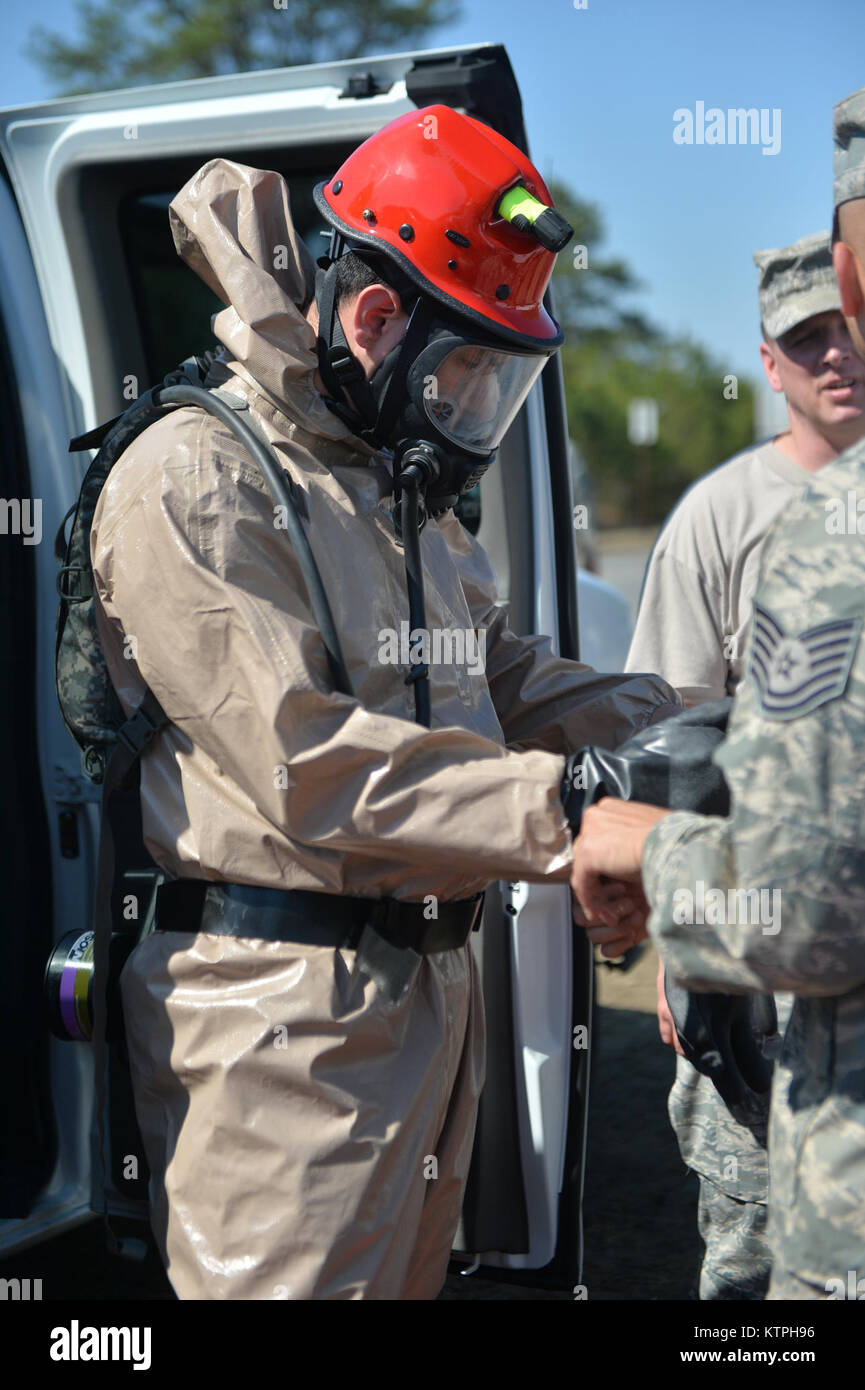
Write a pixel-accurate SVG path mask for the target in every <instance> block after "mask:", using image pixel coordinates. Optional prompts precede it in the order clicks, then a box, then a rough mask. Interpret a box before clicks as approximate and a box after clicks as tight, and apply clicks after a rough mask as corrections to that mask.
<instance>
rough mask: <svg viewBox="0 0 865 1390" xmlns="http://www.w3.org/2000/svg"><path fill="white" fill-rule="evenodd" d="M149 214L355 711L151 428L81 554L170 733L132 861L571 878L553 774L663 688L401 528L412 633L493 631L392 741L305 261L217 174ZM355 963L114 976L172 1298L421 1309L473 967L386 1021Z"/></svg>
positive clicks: (366, 478) (465, 1109)
mask: <svg viewBox="0 0 865 1390" xmlns="http://www.w3.org/2000/svg"><path fill="white" fill-rule="evenodd" d="M170 215H171V225H172V229H173V233H174V239H175V244H176V246H177V249H178V251H179V253H180V255H181V256H182V257H183V258H184V259H185V260H186V262H187V263H188V264H189V265H190V266H191V267H192V268H193V269H194V270H195V271H196V272H197V273H198V274H199V275H200V276H201V278H202V279H203V280H205V282H206V283H207V284H208V285H210V286H211V287H212V288H213V289H214V290H215V291H216V293H217V294H218V295H219V297H220V298H221V300H222V301H223V302H224V303H225V304H226V305H227V306H228V307H226V308H225V309H224V310H223V311H222V312H221V313H220V314H218V315H217V316H216V317H215V319H214V322H213V327H214V332H215V333H216V335H217V337H218V338H219V340H220V341H221V342H222V343H223V344H224V345H225V347H226V348H227V349H228V352H227V353H226V354H225V358H226V362H227V366H225V367H222V368H221V370H220V368H219V366H217V369H216V372H215V374H214V376H213V378H212V380H211V383H210V384H216V383H217V378H219V380H221V381H225V382H227V383H230V387H231V389H232V391H234V392H236V393H237V394H238V395H243V396H245V397H246V399H247V400H248V401H249V402H250V405H251V410H252V413H253V417H254V420H255V422H256V423H257V424H258V426H259V427H260V428H261V429H262V430H264V431H265V433H266V434H267V436H268V438H269V439H270V440H271V441H272V443H273V445H274V447H275V449H276V451H277V454H278V455H279V457H280V459H281V461H282V463H283V465H284V467H285V470H286V472H287V473H288V475H289V476H290V478H291V479H292V480H293V481H294V483H295V484H296V486H297V488H298V489H299V495H300V497H301V498H302V502H303V505H304V508H305V511H306V516H307V518H308V520H307V522H306V525H307V529H308V535H309V538H310V542H311V545H312V549H313V552H314V554H315V556H316V559H317V562H318V565H319V568H320V570H321V574H322V578H323V581H324V586H325V589H326V591H327V594H328V596H329V599H330V604H331V607H332V609H333V612H334V617H335V621H336V624H337V628H338V630H339V633H340V638H341V641H342V646H343V652H344V655H345V659H346V664H347V666H348V669H349V672H350V676H351V680H352V685H353V689H354V692H355V695H354V698H351V697H349V696H346V695H342V694H335V693H334V692H333V690H332V689H331V686H330V680H329V675H328V668H327V664H326V659H325V654H324V648H323V645H322V643H321V640H320V638H319V635H318V632H317V629H316V625H315V623H314V621H313V618H312V616H311V612H310V608H309V605H308V602H307V597H306V590H305V586H304V583H303V580H302V578H301V577H300V570H299V567H298V564H297V562H296V560H295V557H294V553H293V550H292V547H291V544H290V543H289V541H288V538H287V536H286V534H285V531H284V529H282V528H281V526H280V524H279V518H278V516H277V514H276V512H275V508H274V505H273V502H272V499H271V496H270V494H269V492H268V491H267V488H266V485H265V483H264V481H263V479H262V478H261V476H260V474H259V472H258V470H257V468H256V467H255V465H254V464H253V462H252V461H251V459H250V458H249V457H248V456H247V455H246V454H245V452H244V450H243V448H242V447H241V445H240V444H239V442H238V441H237V440H236V439H235V437H234V436H233V435H232V434H231V433H230V432H229V431H228V430H227V429H226V428H225V427H224V426H222V425H221V424H220V423H219V422H218V421H217V420H215V419H214V418H213V417H211V416H209V415H206V414H205V413H204V412H202V411H199V410H195V409H181V410H178V411H176V412H174V413H172V414H171V415H170V416H168V417H167V418H166V419H165V420H162V421H159V422H157V423H156V424H155V425H153V426H151V427H150V428H149V429H148V430H146V431H145V432H144V433H143V434H142V435H141V436H140V437H139V438H138V439H137V440H136V441H135V442H134V443H133V444H132V445H131V447H130V448H129V449H128V450H127V451H126V453H125V454H124V455H123V457H122V458H121V459H120V460H119V462H118V463H117V464H116V466H115V468H114V470H113V472H112V473H111V475H110V477H109V480H108V483H107V485H106V487H105V489H104V491H103V494H102V496H101V498H100V501H99V505H98V507H97V510H96V516H95V521H94V527H93V537H92V547H91V553H92V558H93V567H94V572H95V575H96V585H97V592H98V596H99V600H100V602H101V609H100V612H99V624H100V632H101V635H102V638H103V641H104V647H105V652H106V657H107V660H108V663H109V668H110V672H111V677H112V680H113V681H114V683H115V686H116V688H117V691H118V694H119V695H120V698H121V701H122V703H123V705H124V708H125V709H126V710H127V711H131V710H132V709H133V708H134V707H135V706H136V705H137V704H138V702H139V700H140V698H141V695H142V692H143V684H142V681H146V683H147V684H148V685H149V686H150V688H151V689H152V690H153V692H154V694H155V695H156V696H157V698H158V699H159V701H160V702H161V704H162V706H163V708H164V709H165V711H166V712H167V714H168V715H169V716H170V717H171V719H172V720H173V721H174V722H173V724H172V725H171V726H169V728H168V729H166V730H165V731H164V732H163V733H162V734H161V735H160V736H159V737H157V739H156V740H155V742H154V744H153V745H152V746H151V747H150V749H149V750H148V751H147V752H146V753H145V755H144V758H143V761H142V770H141V788H142V790H141V799H142V814H143V824H144V834H145V841H146V844H147V846H148V848H149V850H150V852H151V854H152V855H153V857H154V859H155V860H156V861H157V863H158V864H159V865H160V866H162V867H163V868H164V869H165V870H166V871H167V872H168V874H169V875H170V876H185V877H193V878H195V877H197V878H202V877H203V878H206V879H215V880H224V881H228V882H239V883H247V884H258V885H262V886H264V887H281V888H304V889H312V890H319V891H322V892H325V893H340V894H349V895H360V896H365V897H370V898H375V897H379V896H383V895H393V896H396V897H398V898H403V899H413V900H421V899H423V898H424V897H425V896H426V895H429V894H434V895H436V896H437V898H438V899H439V900H440V901H444V900H447V899H456V898H465V897H468V896H469V895H471V894H474V893H476V892H478V891H479V890H480V889H482V888H484V887H485V886H486V885H487V884H489V883H490V882H491V881H492V880H495V879H497V878H503V877H506V878H509V879H526V880H533V881H542V880H544V881H546V880H554V881H557V882H564V881H565V879H566V878H567V875H568V870H569V866H570V862H571V846H570V833H569V831H568V828H567V825H566V823H565V818H564V816H563V813H562V807H561V804H560V799H559V787H560V783H561V779H562V774H563V768H564V763H563V758H564V755H565V754H566V753H567V752H568V751H571V750H574V749H576V748H578V747H579V746H580V745H581V744H584V743H588V742H596V743H601V744H604V745H606V746H608V747H612V746H614V745H616V744H618V743H619V742H621V741H622V740H623V739H625V738H627V737H628V736H629V735H630V734H632V733H633V732H634V731H635V730H636V729H638V728H641V727H643V726H644V725H645V724H646V723H648V722H649V721H650V720H653V719H656V718H659V717H666V715H668V714H670V713H674V712H675V710H674V709H672V708H670V704H669V702H670V701H671V700H675V698H676V697H675V696H674V695H673V693H672V692H671V691H670V689H669V687H668V686H666V685H665V684H664V683H663V682H662V681H661V680H660V679H658V678H656V677H641V676H632V677H623V676H604V675H597V674H595V673H594V672H593V671H591V670H589V669H588V668H587V667H583V666H579V665H576V664H574V663H571V662H567V661H563V660H559V659H558V658H556V657H555V656H553V655H552V653H551V650H550V643H549V641H548V639H546V638H542V637H533V638H529V639H523V638H519V637H516V636H515V635H514V634H513V633H511V632H510V631H509V629H508V623H507V618H506V615H505V613H504V611H503V610H502V609H501V608H498V607H497V606H496V604H495V589H494V583H493V576H492V572H491V568H490V565H489V561H488V560H487V558H486V556H485V554H484V552H483V551H482V550H481V548H480V547H479V546H478V545H477V544H476V542H475V541H474V540H473V538H472V537H471V536H470V535H469V534H468V533H467V532H466V531H465V530H464V529H463V528H462V527H461V525H460V524H459V522H458V521H457V520H456V519H455V517H454V515H453V513H452V512H449V513H448V514H447V515H446V516H445V517H443V518H442V519H441V520H440V521H438V522H435V521H431V522H429V523H428V524H427V526H426V527H425V529H424V531H423V533H422V536H421V546H422V556H423V564H424V570H425V576H426V597H427V626H428V628H429V630H430V631H432V630H433V629H435V628H449V629H454V628H463V629H469V628H474V629H479V628H484V629H485V630H486V671H485V673H483V672H478V673H474V672H472V671H471V670H470V669H468V668H467V667H465V666H463V667H460V666H457V665H444V664H443V665H439V666H435V667H433V668H432V670H431V696H432V710H433V727H432V728H431V729H429V730H427V729H423V728H421V727H420V726H419V725H418V724H416V723H414V722H413V702H412V697H411V695H410V693H409V690H408V687H407V686H406V685H405V679H404V678H405V671H404V669H402V668H401V667H399V666H395V665H389V664H384V663H382V661H380V660H379V652H380V650H381V640H380V636H379V634H380V632H381V631H382V630H383V629H385V628H398V625H399V621H400V620H402V619H406V618H407V617H408V604H407V598H406V590H405V578H404V561H403V552H402V550H401V549H400V548H398V546H397V545H396V543H395V540H394V530H393V524H392V521H391V515H390V500H391V498H390V494H391V491H392V488H391V481H390V474H389V466H388V461H387V459H386V458H384V457H383V456H382V455H380V454H376V453H373V452H372V451H370V450H369V449H368V448H366V447H365V446H364V445H362V444H361V443H360V442H359V441H358V440H357V439H356V438H355V437H354V436H353V435H351V433H350V432H349V431H348V429H347V428H346V427H345V426H344V425H343V424H342V423H341V422H340V421H338V420H337V419H336V417H335V416H333V415H332V414H331V413H330V412H329V411H328V410H327V408H326V406H325V405H324V403H323V401H322V398H321V396H320V395H319V394H318V392H317V391H316V389H315V385H314V381H313V372H314V370H315V368H316V365H317V359H316V355H315V349H314V335H313V332H312V330H311V328H310V327H309V325H308V324H307V322H306V321H305V319H304V317H303V314H302V312H301V308H302V306H303V305H305V304H306V303H307V302H308V300H309V299H310V297H311V293H312V286H313V270H312V264H311V261H310V258H309V256H308V253H307V252H306V250H305V248H304V246H303V244H302V242H301V241H300V239H299V238H298V237H297V236H296V234H295V232H294V229H293V226H292V222H291V216H290V211H289V204H288V193H287V189H286V185H285V183H284V181H283V179H282V178H281V177H280V176H279V175H277V174H274V173H269V172H265V171H262V170H258V169H251V168H248V167H245V166H243V165H239V164H235V163H232V162H230V161H228V160H223V159H217V160H212V161H211V162H210V163H208V164H207V165H205V166H204V167H203V168H202V169H201V170H199V172H198V173H197V174H196V175H195V176H194V177H193V178H192V179H191V180H190V181H189V183H188V184H187V185H186V186H185V188H183V190H182V191H181V192H180V193H179V194H178V196H177V197H176V198H175V200H174V202H173V204H172V205H171V214H170ZM280 247H282V248H287V249H288V250H287V255H286V253H285V251H283V253H282V254H281V255H279V254H277V251H278V248H280ZM286 260H287V262H288V264H287V268H285V269H274V268H273V267H274V264H275V262H276V263H277V264H283V263H284V262H285V261H286ZM517 746H518V747H519V749H520V750H522V751H510V750H511V749H513V748H515V747H517ZM353 964H354V952H353V951H350V950H338V949H334V948H329V947H322V946H306V945H297V944H292V943H287V942H269V941H262V940H251V939H238V938H234V937H225V936H214V935H204V934H201V933H199V934H197V935H193V936H187V935H185V934H183V933H165V934H160V933H157V934H154V935H153V936H151V937H149V938H148V939H146V940H145V941H144V942H142V943H141V945H139V946H138V948H137V949H136V950H135V952H134V953H133V955H132V956H131V958H130V960H129V962H128V963H127V965H126V968H125V970H124V973H123V977H122V993H123V1002H124V1009H125V1018H126V1025H127V1033H128V1040H129V1048H130V1058H131V1066H132V1075H133V1083H134V1089H135V1099H136V1108H137V1112H138V1118H139V1122H140V1125H141V1130H142V1137H143V1139H144V1143H145V1148H146V1152H147V1158H148V1162H149V1164H150V1167H151V1171H152V1174H153V1184H152V1190H151V1199H152V1203H153V1222H154V1230H155V1233H156V1236H157V1240H158V1243H159V1245H160V1248H161V1252H162V1255H163V1259H164V1260H165V1263H166V1266H167V1269H168V1273H169V1277H170V1279H171V1282H172V1284H173V1286H174V1289H175V1291H176V1292H177V1293H178V1295H179V1296H180V1297H183V1298H196V1297H198V1298H293V1299H300V1298H316V1299H317V1298H364V1297H365V1298H429V1297H434V1296H435V1295H436V1293H437V1292H438V1290H439V1288H440V1286H441V1284H442V1281H443V1279H444V1275H445V1271H446V1266H447V1261H448V1256H449V1251H450V1246H451V1240H452V1237H453V1234H454V1231H455V1228H456V1224H457V1220H458V1216H459V1211H460V1206H461V1201H462V1194H463V1189H464V1185H465V1180H466V1175H467V1168H468V1163H469V1158H470V1153H471V1145H472V1138H473V1131H474V1124H475V1115H476V1108H477V1100H478V1094H479V1091H480V1088H481V1084H482V1081H483V1072H484V1029H483V1006H482V1000H481V995H480V989H479V981H478V975H477V970H476V967H475V964H474V960H473V956H472V953H471V950H470V948H469V947H465V948H463V949H462V950H459V951H451V952H444V953H440V954H438V955H434V956H426V957H424V958H423V961H422V964H421V965H420V967H419V969H418V972H417V975H416V977H415V980H414V983H413V985H412V986H411V988H410V990H409V992H408V994H407V996H406V997H405V998H404V999H403V1001H402V1002H401V1003H400V1004H398V1005H394V1004H391V1003H390V1002H389V1001H388V1000H387V999H386V998H384V997H383V996H381V995H380V994H379V992H378V990H377V988H376V986H375V985H374V984H373V982H372V981H370V980H369V978H368V977H367V976H366V974H365V973H360V974H359V975H357V976H356V977H355V978H354V980H352V967H353ZM431 1158H435V1159H436V1164H435V1165H433V1164H432V1163H430V1161H429V1160H430V1159H431ZM436 1167H437V1176H436V1177H432V1176H430V1174H431V1173H433V1172H434V1171H435V1169H436Z"/></svg>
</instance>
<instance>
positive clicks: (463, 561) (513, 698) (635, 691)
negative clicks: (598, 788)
mask: <svg viewBox="0 0 865 1390" xmlns="http://www.w3.org/2000/svg"><path fill="white" fill-rule="evenodd" d="M440 525H441V526H442V530H443V531H444V532H445V536H446V539H447V543H448V546H449V547H450V550H451V554H452V555H453V556H454V559H455V560H456V563H457V566H458V569H459V573H460V579H461V581H462V586H463V592H464V594H465V596H466V602H467V604H468V607H469V612H470V613H471V616H472V622H473V623H474V625H475V627H476V628H478V629H481V628H482V629H485V631H486V675H487V680H488V682H489V687H490V694H491V696H492V700H493V704H494V706H495V710H496V714H497V715H498V718H499V722H500V724H501V726H502V729H503V730H504V734H505V739H506V740H507V744H508V746H509V747H514V748H540V749H546V750H548V751H550V752H555V753H563V754H565V755H567V754H569V753H573V752H575V751H576V750H577V749H579V748H582V747H585V746H586V745H588V744H597V745H599V746H600V747H602V748H617V747H618V745H619V744H620V743H624V741H625V740H626V739H628V738H630V737H631V735H632V734H635V733H638V732H639V730H640V729H643V728H645V727H646V725H648V724H653V723H658V722H659V721H660V720H662V719H668V718H670V717H671V716H672V715H675V714H679V713H681V709H682V704H681V700H680V699H679V696H678V695H677V694H676V692H675V691H674V690H672V689H671V688H670V687H669V686H668V685H667V684H666V682H665V681H663V680H661V679H660V677H659V676H655V675H630V676H628V675H619V674H616V675H605V674H602V673H600V672H598V671H594V670H592V668H591V667H590V666H583V665H582V664H581V663H580V662H577V661H567V660H565V659H564V658H563V657H558V656H556V655H555V654H554V653H553V650H552V643H551V641H550V639H549V637H538V636H534V637H518V636H517V634H516V633H515V632H512V631H511V628H510V626H509V624H508V617H507V614H506V612H505V610H504V609H503V608H501V607H500V606H499V605H498V604H497V602H496V598H497V594H496V584H495V578H494V576H493V571H492V566H491V565H490V562H489V559H488V558H487V555H486V553H485V552H484V550H483V549H482V547H481V546H480V545H479V544H478V543H477V541H476V540H475V539H474V537H472V536H471V535H469V533H468V532H467V531H466V529H465V528H464V527H463V526H461V525H460V523H459V522H458V521H457V519H456V517H455V516H454V515H453V513H452V512H451V513H448V515H447V517H446V518H445V519H443V520H442V522H441V523H440ZM648 669H649V670H651V669H652V668H648Z"/></svg>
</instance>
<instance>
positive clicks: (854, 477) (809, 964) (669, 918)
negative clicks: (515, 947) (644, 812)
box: [643, 449, 865, 996]
mask: <svg viewBox="0 0 865 1390" xmlns="http://www.w3.org/2000/svg"><path fill="white" fill-rule="evenodd" d="M850 455H854V457H853V461H852V463H851V462H846V463H845V462H844V460H843V459H841V460H838V461H836V463H834V464H832V465H830V466H829V467H828V468H826V469H824V470H823V471H822V472H821V473H820V474H819V475H818V477H817V478H816V479H815V480H814V482H813V483H812V485H811V486H810V487H809V488H808V489H807V490H806V491H805V492H804V494H802V496H801V497H799V498H796V499H795V500H794V501H793V502H791V504H790V505H789V507H788V508H787V509H786V510H785V511H784V512H782V513H781V515H780V516H779V518H778V520H777V521H776V523H775V526H774V528H773V530H772V531H771V532H770V535H769V538H768V540H767V543H766V549H765V551H764V556H763V566H762V574H761V580H760V583H759V586H758V590H757V597H756V599H755V606H754V622H753V626H752V633H751V637H750V640H749V648H748V654H747V660H746V677H745V680H744V681H743V685H742V688H741V690H740V692H739V695H738V697H737V699H736V702H735V705H734V707H733V711H732V715H731V719H730V727H729V730H728V734H727V738H726V740H725V742H724V743H723V744H722V745H721V746H720V748H719V749H718V750H717V752H716V753H715V759H716V761H717V762H718V764H719V765H720V766H721V767H722V768H723V771H724V774H725V776H726V778H727V781H728V783H729V786H730V793H731V803H732V807H731V816H730V818H729V819H719V818H715V817H702V816H695V815H690V814H685V813H675V814H673V815H671V816H668V817H667V818H666V819H665V820H664V821H662V822H661V823H660V824H659V825H658V826H656V828H655V829H654V830H653V831H652V833H651V834H650V836H649V837H648V840H647V842H646V848H645V851H644V855H643V878H644V885H645V889H646V893H647V897H648V900H649V902H650V905H651V907H652V914H651V920H650V930H651V933H652V935H653V937H654V938H655V940H656V942H657V944H658V948H659V950H660V951H661V953H662V955H663V957H664V960H665V963H666V965H667V967H668V969H669V970H670V972H671V973H672V975H673V976H674V977H675V978H676V979H678V980H680V981H682V982H683V983H684V984H685V985H687V986H688V987H689V988H691V989H694V990H703V991H713V990H721V991H724V992H729V993H748V992H758V993H762V992H768V991H772V990H792V991H793V992H794V993H796V994H799V995H826V996H828V995H837V994H843V993H846V992H847V991H850V990H854V989H856V988H858V987H859V986H861V985H862V984H863V983H865V929H863V923H865V836H863V817H865V759H863V757H862V748H863V746H865V643H863V640H862V635H861V628H862V614H863V610H865V602H863V601H865V546H863V544H862V538H861V536H860V535H858V534H857V533H856V526H855V520H854V524H853V533H852V534H850V530H849V523H848V522H847V521H846V520H844V516H845V514H846V510H847V509H848V508H849V501H848V494H849V493H850V491H851V490H854V491H853V495H854V496H855V495H856V494H855V489H856V488H857V487H858V495H859V496H865V449H857V450H855V451H850ZM850 455H848V456H844V457H845V458H849V457H850ZM842 528H843V529H842Z"/></svg>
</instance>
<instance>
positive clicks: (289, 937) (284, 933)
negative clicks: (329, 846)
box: [155, 878, 484, 956]
mask: <svg viewBox="0 0 865 1390" xmlns="http://www.w3.org/2000/svg"><path fill="white" fill-rule="evenodd" d="M483 897H484V895H483V893H478V894H477V895H476V896H475V897H473V898H460V899H459V900H457V901H456V902H446V903H441V902H436V900H435V899H432V901H428V902H426V903H405V902H399V901H397V899H396V898H345V897H341V896H340V895H338V894H336V893H311V892H308V891H307V890H305V889H301V888H292V889H286V888H256V887H253V886H252V885H250V884H245V883H207V882H205V881H204V880H203V879H194V878H181V879H175V880H174V881H173V882H170V883H163V884H162V886H161V887H160V888H159V890H158V892H157V895H156V923H155V929H156V931H175V932H176V931H180V932H209V933H215V934H216V935H220V936H245V937H252V938H259V939H261V940H264V941H298V942H301V943H303V944H305V945H309V946H347V947H351V948H355V947H356V946H357V945H358V942H359V941H360V938H361V934H362V933H363V930H364V928H365V927H373V928H374V930H375V931H376V932H377V933H378V934H379V936H382V937H383V938H384V939H385V941H388V942H389V943H390V944H391V945H392V946H396V947H410V948H411V949H412V950H413V951H415V952H417V954H418V955H421V956H427V955H432V954H433V953H434V952H436V951H454V950H457V949H458V948H459V947H460V946H464V945H465V944H466V942H467V941H468V939H469V936H470V935H471V933H472V929H473V928H474V929H477V928H478V927H479V926H480V921H481V907H482V905H483ZM433 912H435V913H436V914H437V915H436V916H433V915H432V914H433Z"/></svg>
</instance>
